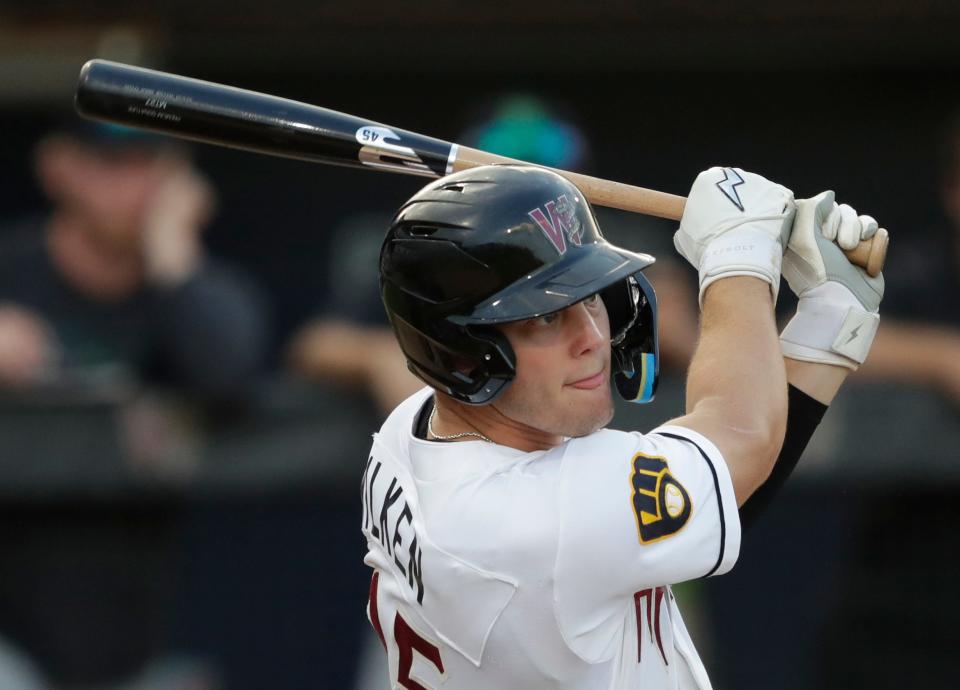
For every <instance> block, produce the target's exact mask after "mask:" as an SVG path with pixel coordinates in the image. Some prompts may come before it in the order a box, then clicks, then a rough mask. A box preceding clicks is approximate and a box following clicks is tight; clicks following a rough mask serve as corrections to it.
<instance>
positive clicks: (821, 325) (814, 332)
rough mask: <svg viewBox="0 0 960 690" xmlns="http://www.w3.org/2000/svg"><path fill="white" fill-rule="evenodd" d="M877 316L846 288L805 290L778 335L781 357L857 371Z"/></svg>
mask: <svg viewBox="0 0 960 690" xmlns="http://www.w3.org/2000/svg"><path fill="white" fill-rule="evenodd" d="M879 324H880V316H879V314H878V313H877V312H876V311H869V310H867V309H866V308H864V306H863V304H861V303H860V300H858V299H857V297H856V296H855V295H854V293H853V292H852V291H850V289H849V288H847V287H846V286H845V285H842V284H841V283H837V282H833V281H829V282H826V283H823V284H822V285H818V286H817V287H815V288H812V289H810V290H807V291H806V292H805V293H804V294H803V295H802V296H801V297H800V300H799V301H798V303H797V313H796V314H795V315H794V317H793V318H792V319H791V320H790V322H789V323H788V324H787V326H786V327H785V328H784V329H783V332H782V333H781V334H780V347H781V350H782V351H783V355H784V357H788V358H790V359H796V360H800V361H804V362H818V363H822V364H831V365H834V366H841V367H846V368H848V369H853V370H856V369H857V368H858V367H859V366H860V365H861V364H863V362H864V361H865V360H866V358H867V354H868V353H869V351H870V346H871V345H872V343H873V339H874V336H875V335H876V332H877V327H878V326H879Z"/></svg>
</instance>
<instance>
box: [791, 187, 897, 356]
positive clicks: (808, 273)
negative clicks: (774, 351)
mask: <svg viewBox="0 0 960 690" xmlns="http://www.w3.org/2000/svg"><path fill="white" fill-rule="evenodd" d="M833 196H834V195H833V192H821V193H820V194H818V195H817V196H815V197H813V198H812V199H800V200H798V201H797V217H796V220H795V221H794V223H793V232H792V234H791V235H790V242H789V244H788V245H787V252H786V254H784V257H783V277H784V278H786V279H787V283H789V285H790V289H791V290H793V292H794V294H796V295H797V297H799V298H800V301H799V302H798V304H797V313H796V315H795V316H794V317H793V319H791V320H790V323H788V324H787V326H786V328H784V329H783V333H781V334H780V346H781V349H782V350H783V354H784V356H785V357H789V358H791V359H799V360H803V361H805V362H820V363H823V364H833V365H836V366H842V367H847V368H849V369H857V368H858V367H859V366H860V365H861V364H863V361H864V360H865V359H866V358H867V353H868V352H869V351H870V345H871V344H872V343H873V337H874V335H876V332H877V327H878V326H879V325H880V315H879V309H880V300H881V299H882V298H883V287H884V284H883V275H879V276H877V277H876V278H871V277H870V276H868V275H867V273H866V271H864V270H863V269H862V268H860V267H858V266H854V265H853V264H851V263H850V261H849V260H848V259H847V257H846V256H845V255H844V253H843V250H842V249H841V247H842V248H843V249H853V248H854V247H856V246H857V244H858V243H859V242H860V241H861V240H865V239H869V238H870V237H872V236H873V235H874V234H875V233H876V232H877V222H876V221H875V220H874V219H873V218H871V217H870V216H857V212H856V211H854V210H853V209H852V208H850V207H849V206H846V205H841V206H838V205H837V204H836V203H835V202H834V200H833Z"/></svg>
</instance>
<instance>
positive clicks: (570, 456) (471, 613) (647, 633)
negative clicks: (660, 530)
mask: <svg viewBox="0 0 960 690" xmlns="http://www.w3.org/2000/svg"><path fill="white" fill-rule="evenodd" d="M432 392H433V391H432V390H431V389H429V388H426V389H424V390H422V391H420V392H418V393H416V394H414V395H413V396H411V397H410V398H409V399H407V400H406V401H405V402H403V403H401V405H400V406H398V407H397V409H396V410H395V411H394V412H393V414H392V415H391V416H390V417H389V418H388V419H387V421H386V422H385V423H384V425H383V427H382V428H381V430H380V432H379V433H378V434H375V435H374V442H373V447H372V449H371V454H370V458H369V461H368V464H367V467H366V470H365V473H364V478H363V505H364V519H363V532H364V535H365V536H366V538H367V545H368V554H367V557H366V559H365V562H366V563H367V564H368V565H370V566H371V567H372V568H374V569H375V572H376V573H378V575H377V577H378V587H377V596H376V601H375V602H373V605H372V606H370V607H369V609H368V614H370V615H371V616H373V614H375V617H376V619H377V620H376V621H371V622H374V627H377V625H378V624H379V626H380V628H381V630H382V633H383V637H384V641H385V645H386V647H387V651H388V657H389V669H390V675H391V682H392V684H393V687H395V688H402V687H413V688H418V687H424V688H440V687H441V685H442V687H443V688H444V690H481V689H483V690H487V689H489V688H524V689H526V690H539V689H541V688H544V689H546V688H551V689H557V690H604V689H610V690H613V689H621V688H622V689H627V688H644V689H652V688H657V689H660V688H671V689H672V688H678V689H679V688H684V689H686V688H709V687H710V682H709V680H708V678H707V674H706V671H705V670H704V668H703V664H702V663H701V661H700V659H699V657H698V655H697V653H696V650H695V649H694V646H693V643H692V642H691V640H690V636H689V635H688V633H687V631H686V628H685V626H684V624H683V620H682V618H681V616H680V612H679V610H678V608H677V605H676V602H675V601H674V598H673V595H672V593H671V592H670V590H669V585H670V584H674V583H678V582H682V581H685V580H690V579H694V578H699V577H703V576H706V575H713V574H721V573H724V572H726V571H728V570H729V569H730V568H732V567H733V565H734V563H735V561H736V559H737V556H738V553H739V548H740V523H739V515H738V512H737V504H736V498H735V496H734V491H733V484H732V482H731V479H730V475H729V472H728V470H727V467H726V464H725V462H724V460H723V458H722V456H721V454H720V452H719V451H718V450H717V448H716V447H715V446H714V445H713V444H712V443H710V441H708V440H707V439H706V438H704V437H703V436H701V435H699V434H697V433H696V432H693V431H691V430H689V429H686V428H683V427H671V426H663V427H660V428H658V429H656V430H654V431H653V432H651V433H649V434H646V435H643V434H639V433H626V432H619V431H612V430H601V431H598V432H596V433H594V434H591V435H589V436H586V437H584V438H577V439H571V440H569V441H567V442H566V443H564V444H562V445H561V446H559V447H557V448H554V449H551V450H547V451H538V452H533V453H525V452H522V451H519V450H516V449H512V448H508V447H505V446H500V445H497V444H491V443H487V442H485V441H480V440H477V441H469V442H458V443H439V442H435V441H427V440H424V439H420V438H417V437H416V436H415V435H414V432H413V430H414V424H415V421H416V418H417V415H418V413H419V412H420V410H421V409H422V407H423V405H424V403H425V402H426V401H427V400H428V399H429V396H430V395H431V394H432ZM638 453H640V454H643V455H644V456H646V457H658V458H662V459H663V460H665V461H666V463H667V466H668V468H669V472H670V474H671V475H672V477H673V479H674V480H675V481H676V482H677V483H679V484H680V485H681V486H682V487H683V488H684V489H685V491H686V495H687V497H688V499H689V503H690V504H691V509H690V514H689V517H688V519H687V521H686V523H685V524H684V525H683V526H682V528H680V529H679V530H677V531H676V532H675V533H673V534H670V535H667V536H665V537H662V538H660V539H658V540H656V541H648V542H647V543H641V540H640V538H639V530H638V517H637V514H636V512H635V510H634V504H633V498H632V494H633V491H634V487H633V484H632V474H633V470H634V462H633V461H634V458H635V457H636V456H637V454H638ZM385 506H386V507H385ZM375 528H376V529H375ZM414 540H415V541H414ZM411 563H413V564H416V563H419V568H418V570H419V575H420V578H421V580H422V584H423V587H422V597H420V600H419V601H418V594H419V593H420V592H421V590H420V588H419V584H418V582H417V579H416V577H413V576H412V575H414V572H411V571H416V570H417V568H416V567H415V565H414V567H411ZM658 587H659V588H660V589H659V590H658V589H657V588H658ZM647 590H649V592H648V591H647ZM635 594H637V596H635ZM398 615H399V617H402V619H403V621H404V622H405V624H406V626H409V628H411V629H412V630H413V631H415V633H416V635H418V636H419V637H421V638H423V639H424V640H426V641H428V642H429V643H430V644H432V645H434V646H435V647H437V648H438V649H439V651H440V658H441V660H442V665H443V673H441V672H440V671H439V669H438V668H437V667H436V665H435V664H434V663H432V662H431V661H430V660H429V659H428V658H427V657H424V656H423V655H422V654H420V653H418V652H414V653H413V654H412V663H410V658H411V657H410V656H409V654H408V655H407V662H406V665H407V666H409V667H410V668H409V669H407V670H404V669H402V668H401V665H402V663H403V662H402V660H401V654H400V648H399V645H398V643H397V632H396V631H395V629H394V628H395V623H396V624H397V625H401V626H402V625H403V623H401V622H400V621H399V619H398ZM401 629H402V628H401ZM401 637H402V635H401ZM404 673H408V677H409V678H410V679H411V680H407V681H405V682H404V683H399V684H398V680H397V679H398V677H401V676H402V674H404Z"/></svg>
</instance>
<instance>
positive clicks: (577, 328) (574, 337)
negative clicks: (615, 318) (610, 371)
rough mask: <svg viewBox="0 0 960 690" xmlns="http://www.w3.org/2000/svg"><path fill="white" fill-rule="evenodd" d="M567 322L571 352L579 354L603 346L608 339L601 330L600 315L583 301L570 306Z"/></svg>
mask: <svg viewBox="0 0 960 690" xmlns="http://www.w3.org/2000/svg"><path fill="white" fill-rule="evenodd" d="M567 323H568V324H569V325H570V329H571V343H572V349H573V354H574V355H575V356H581V355H584V354H587V353H588V352H593V351H594V350H597V349H598V348H600V347H603V346H604V345H605V344H606V343H607V341H608V340H609V339H608V338H607V337H606V336H605V335H604V332H603V324H602V323H601V316H600V314H599V313H598V312H597V311H595V310H594V311H591V310H590V309H589V308H588V307H587V306H586V304H585V303H584V302H578V303H577V304H574V305H573V306H572V307H570V318H569V319H567Z"/></svg>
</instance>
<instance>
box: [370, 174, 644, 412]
mask: <svg viewBox="0 0 960 690" xmlns="http://www.w3.org/2000/svg"><path fill="white" fill-rule="evenodd" d="M653 261H654V259H653V257H651V256H649V255H646V254H636V253H634V252H630V251H627V250H625V249H620V248H619V247H615V246H613V245H612V244H610V243H609V242H607V241H606V240H605V239H604V238H603V235H601V234H600V228H599V227H598V226H597V222H596V219H595V218H594V215H593V210H592V209H591V208H590V205H589V204H588V203H587V201H586V199H584V198H583V194H582V193H581V192H580V190H579V189H577V188H576V187H575V186H574V185H573V184H571V183H570V182H568V181H567V180H566V179H564V178H563V177H561V176H560V175H558V174H556V173H554V172H551V171H549V170H546V169H543V168H536V167H533V166H520V165H494V166H485V167H480V168H473V169H471V170H466V171H463V172H460V173H456V174H454V175H449V176H447V177H444V178H442V179H440V180H437V181H435V182H433V183H431V184H429V185H427V186H426V187H424V188H423V189H422V190H420V191H419V192H418V193H417V194H416V195H414V196H413V198H411V199H410V200H409V201H407V203H405V204H404V205H403V206H402V207H401V208H400V210H399V211H398V212H397V214H396V215H395V216H394V218H393V220H392V222H391V224H390V229H389V230H388V231H387V236H386V239H385V240H384V243H383V247H382V249H381V251H380V293H381V296H382V297H383V303H384V306H385V307H386V310H387V314H388V315H389V317H390V322H391V323H392V324H393V328H394V331H395V332H396V334H397V340H398V341H399V342H400V348H401V349H402V350H403V353H404V354H405V355H406V358H407V364H408V366H409V367H410V370H411V371H412V372H413V373H414V374H416V375H417V376H418V377H420V378H421V379H423V380H424V381H425V382H426V383H427V384H429V385H430V386H433V387H434V388H436V389H438V390H441V391H443V392H445V393H447V394H449V395H451V396H452V397H454V398H455V399H457V400H460V401H462V402H466V403H470V404H475V405H481V404H484V403H488V402H490V401H491V400H493V399H494V398H495V397H496V396H497V395H498V394H500V393H501V392H502V391H503V390H504V389H505V388H506V386H507V385H508V384H509V383H510V381H511V380H512V379H513V377H514V371H515V367H516V358H515V356H514V353H513V350H512V349H511V347H510V343H509V342H508V341H507V339H506V337H505V336H504V335H503V334H502V333H501V332H500V331H499V330H498V329H496V328H495V326H496V325H497V324H501V323H506V322H509V321H520V320H523V319H530V318H534V317H537V316H541V315H543V314H548V313H550V312H554V311H559V310H561V309H565V308H566V307H569V306H570V305H572V304H575V303H576V302H579V301H580V300H582V299H585V298H586V297H589V296H591V295H593V294H595V293H599V294H600V295H601V297H602V299H603V301H604V304H605V306H606V308H607V311H608V313H609V315H610V332H611V345H612V348H613V364H612V369H613V374H614V380H615V382H616V386H617V390H618V391H619V392H620V394H621V395H622V396H623V397H624V398H626V399H627V400H633V401H637V402H647V401H649V400H651V399H652V398H653V394H654V391H655V389H656V384H657V377H658V374H659V371H658V369H659V365H658V359H659V358H658V346H657V318H656V296H655V295H654V292H653V288H652V287H651V286H650V283H649V282H648V281H647V280H646V278H644V276H643V275H642V273H641V271H642V269H644V268H646V267H647V266H649V265H650V264H652V263H653Z"/></svg>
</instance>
